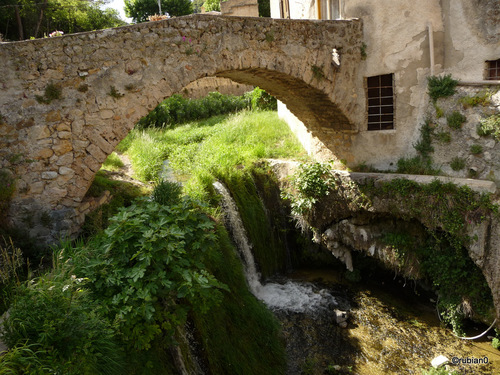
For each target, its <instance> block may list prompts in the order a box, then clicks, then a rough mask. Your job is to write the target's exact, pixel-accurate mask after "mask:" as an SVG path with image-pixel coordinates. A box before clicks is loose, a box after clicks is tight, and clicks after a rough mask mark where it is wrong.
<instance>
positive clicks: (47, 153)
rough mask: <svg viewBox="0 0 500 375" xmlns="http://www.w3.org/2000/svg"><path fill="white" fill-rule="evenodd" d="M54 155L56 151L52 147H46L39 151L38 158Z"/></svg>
mask: <svg viewBox="0 0 500 375" xmlns="http://www.w3.org/2000/svg"><path fill="white" fill-rule="evenodd" d="M52 155H54V151H52V149H51V148H44V149H42V150H40V151H38V154H37V158H39V159H48V158H50V157H51V156H52Z"/></svg>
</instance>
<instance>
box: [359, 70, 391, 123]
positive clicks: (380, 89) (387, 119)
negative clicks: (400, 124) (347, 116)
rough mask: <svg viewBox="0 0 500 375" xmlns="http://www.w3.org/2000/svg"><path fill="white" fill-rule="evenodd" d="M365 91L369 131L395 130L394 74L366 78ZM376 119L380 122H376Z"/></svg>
mask: <svg viewBox="0 0 500 375" xmlns="http://www.w3.org/2000/svg"><path fill="white" fill-rule="evenodd" d="M389 82H390V84H389ZM365 89H366V91H365V92H366V121H367V130H368V131H377V130H378V131H383V130H394V129H395V111H394V109H395V102H396V100H395V99H396V98H395V95H394V73H389V74H381V75H376V76H371V77H366V78H365ZM376 117H378V120H375V121H374V119H375V118H376Z"/></svg>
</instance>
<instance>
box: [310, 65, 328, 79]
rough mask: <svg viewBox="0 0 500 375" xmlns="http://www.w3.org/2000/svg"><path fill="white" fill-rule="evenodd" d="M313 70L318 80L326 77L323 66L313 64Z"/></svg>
mask: <svg viewBox="0 0 500 375" xmlns="http://www.w3.org/2000/svg"><path fill="white" fill-rule="evenodd" d="M311 71H312V73H313V77H314V78H315V79H316V80H318V81H321V80H322V79H325V73H323V67H322V66H317V65H313V66H311Z"/></svg>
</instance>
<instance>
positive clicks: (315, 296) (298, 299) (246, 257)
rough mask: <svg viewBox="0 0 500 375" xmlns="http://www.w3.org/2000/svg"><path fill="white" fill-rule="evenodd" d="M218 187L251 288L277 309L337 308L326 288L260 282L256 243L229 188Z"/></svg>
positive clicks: (310, 309) (295, 310)
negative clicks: (256, 262)
mask: <svg viewBox="0 0 500 375" xmlns="http://www.w3.org/2000/svg"><path fill="white" fill-rule="evenodd" d="M214 188H215V189H216V190H217V191H218V192H219V194H220V195H221V196H222V205H223V208H224V211H225V214H226V221H227V226H228V227H229V229H230V232H231V234H232V237H233V240H234V241H235V243H236V246H237V248H238V251H239V252H240V255H241V258H242V261H243V264H244V266H245V267H244V268H245V276H246V279H247V283H248V286H249V288H250V291H251V292H252V293H253V295H255V296H256V297H257V298H258V299H260V300H261V301H263V302H264V303H265V304H266V305H267V306H268V307H269V308H271V309H273V310H285V311H291V312H306V311H316V310H319V309H332V308H335V307H336V305H337V302H336V300H335V298H334V297H333V296H332V295H331V294H330V293H329V292H328V291H327V290H325V289H320V290H317V288H315V287H314V285H313V284H311V283H305V282H296V281H290V280H289V281H287V282H285V283H283V284H280V283H274V282H270V283H265V284H262V283H261V282H260V275H259V273H258V272H257V267H256V265H255V260H254V257H253V253H252V245H251V244H250V241H249V240H248V236H247V233H246V230H245V227H244V226H243V222H242V220H241V217H240V214H239V212H238V207H237V206H236V203H235V202H234V200H233V198H232V197H231V194H230V193H229V191H228V190H227V188H226V187H225V186H224V185H223V184H221V183H220V182H218V181H217V182H215V183H214Z"/></svg>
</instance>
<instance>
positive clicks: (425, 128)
mask: <svg viewBox="0 0 500 375" xmlns="http://www.w3.org/2000/svg"><path fill="white" fill-rule="evenodd" d="M432 136H433V127H432V126H431V122H430V119H427V120H426V121H425V123H424V125H422V127H421V128H420V138H419V140H418V141H417V143H415V144H414V145H413V147H414V148H415V150H416V151H417V153H418V155H417V156H414V157H403V158H401V159H399V160H398V162H397V169H396V172H397V173H407V174H422V175H437V174H439V173H440V170H439V169H436V168H435V167H434V166H433V163H432V157H431V155H430V154H431V153H432V152H434V147H433V146H432Z"/></svg>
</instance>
